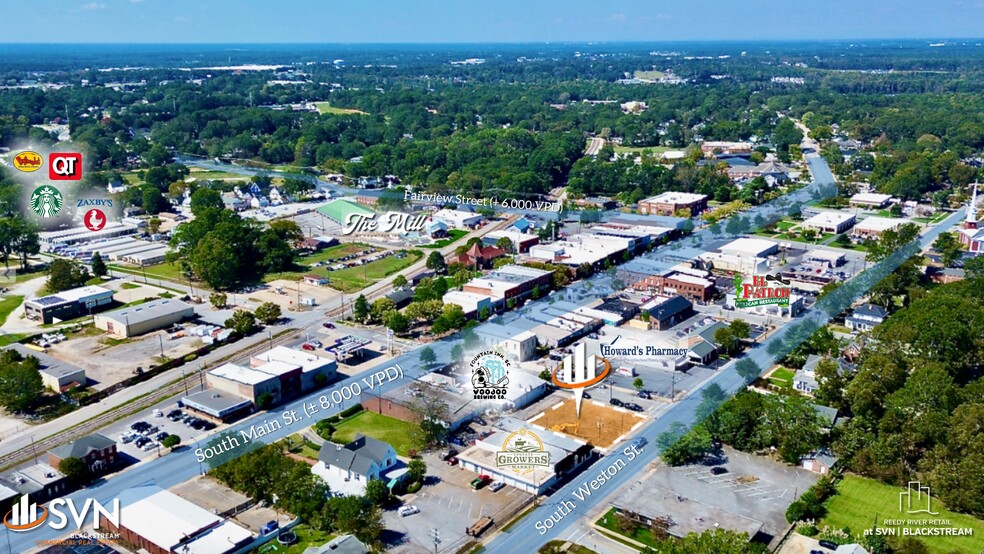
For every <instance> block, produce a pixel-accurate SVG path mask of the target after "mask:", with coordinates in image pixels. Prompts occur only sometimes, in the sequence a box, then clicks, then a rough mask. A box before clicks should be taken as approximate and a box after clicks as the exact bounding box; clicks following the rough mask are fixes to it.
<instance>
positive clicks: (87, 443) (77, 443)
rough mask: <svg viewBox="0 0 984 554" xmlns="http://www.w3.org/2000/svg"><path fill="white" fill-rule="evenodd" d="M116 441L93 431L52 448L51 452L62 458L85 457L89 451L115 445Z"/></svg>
mask: <svg viewBox="0 0 984 554" xmlns="http://www.w3.org/2000/svg"><path fill="white" fill-rule="evenodd" d="M115 444H116V441H114V440H113V439H111V438H108V437H106V436H104V435H100V434H99V433H93V434H91V435H86V436H84V437H81V438H78V439H75V440H74V441H72V442H70V443H68V444H63V445H61V446H59V447H56V448H52V449H51V453H52V454H54V455H55V456H58V457H59V458H61V459H62V460H64V459H65V458H84V457H85V456H86V455H87V454H88V453H89V452H92V451H94V450H96V451H98V450H103V449H104V448H109V447H110V446H114V445H115Z"/></svg>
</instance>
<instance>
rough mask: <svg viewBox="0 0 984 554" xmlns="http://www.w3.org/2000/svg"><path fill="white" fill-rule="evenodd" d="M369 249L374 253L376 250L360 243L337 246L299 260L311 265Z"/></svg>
mask: <svg viewBox="0 0 984 554" xmlns="http://www.w3.org/2000/svg"><path fill="white" fill-rule="evenodd" d="M370 248H371V249H372V250H374V251H375V250H378V249H377V248H373V247H372V246H369V245H368V244H362V243H361V242H352V243H349V244H339V245H337V246H332V247H331V248H325V249H324V250H322V251H321V252H317V253H315V254H311V255H310V256H305V257H303V258H301V262H302V263H303V265H311V264H313V263H317V262H330V261H332V260H337V259H338V258H343V257H345V256H348V255H349V254H355V253H356V252H362V251H364V250H366V249H370Z"/></svg>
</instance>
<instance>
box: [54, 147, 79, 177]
mask: <svg viewBox="0 0 984 554" xmlns="http://www.w3.org/2000/svg"><path fill="white" fill-rule="evenodd" d="M48 178H49V179H51V180H52V181H78V180H79V179H81V178H82V154H79V153H77V152H52V153H51V154H50V155H49V156H48Z"/></svg>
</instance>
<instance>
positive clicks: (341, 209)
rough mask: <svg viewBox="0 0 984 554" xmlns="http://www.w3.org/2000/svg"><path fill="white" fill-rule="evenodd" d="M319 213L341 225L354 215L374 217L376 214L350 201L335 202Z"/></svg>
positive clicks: (319, 210)
mask: <svg viewBox="0 0 984 554" xmlns="http://www.w3.org/2000/svg"><path fill="white" fill-rule="evenodd" d="M317 212H318V213H319V214H321V215H323V216H325V217H327V218H328V219H330V220H332V221H333V222H335V223H337V224H339V225H343V226H344V225H345V224H346V221H347V219H348V217H349V216H350V215H352V214H356V215H363V216H367V217H372V216H375V215H376V212H374V211H372V210H370V209H369V208H366V207H363V206H361V205H359V204H356V203H354V202H349V201H348V200H341V199H338V200H333V201H331V202H329V203H327V204H325V205H324V206H321V207H320V208H318V209H317Z"/></svg>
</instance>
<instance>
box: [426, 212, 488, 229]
mask: <svg viewBox="0 0 984 554" xmlns="http://www.w3.org/2000/svg"><path fill="white" fill-rule="evenodd" d="M431 219H432V220H434V221H443V222H444V224H445V225H447V226H448V227H450V228H451V229H474V228H475V227H477V226H478V224H479V223H481V222H482V220H483V219H485V217H484V216H483V215H482V214H478V213H473V212H466V211H463V210H438V211H436V212H434V215H432V216H431Z"/></svg>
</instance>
